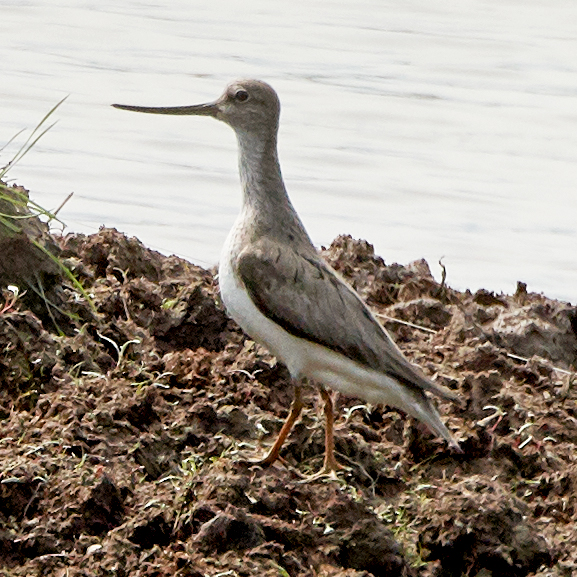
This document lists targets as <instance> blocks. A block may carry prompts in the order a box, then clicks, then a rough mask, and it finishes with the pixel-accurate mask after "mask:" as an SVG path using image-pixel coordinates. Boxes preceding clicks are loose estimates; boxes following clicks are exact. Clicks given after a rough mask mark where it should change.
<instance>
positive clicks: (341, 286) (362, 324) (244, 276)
mask: <svg viewBox="0 0 577 577" xmlns="http://www.w3.org/2000/svg"><path fill="white" fill-rule="evenodd" d="M236 265H237V272H238V274H239V276H240V278H241V280H242V282H243V283H244V285H245V287H246V289H247V291H248V294H249V296H250V298H251V299H252V301H253V302H254V303H255V305H256V306H257V308H258V309H259V310H260V311H261V312H262V313H263V314H265V315H266V316H268V317H269V318H271V319H272V320H273V321H274V322H276V323H277V324H278V325H280V326H281V327H282V328H284V329H285V330H286V331H287V332H288V333H290V334H292V335H294V336H296V337H300V338H303V339H306V340H308V341H311V342H314V343H317V344H320V345H322V346H325V347H328V348H330V349H332V350H334V351H336V352H338V353H340V354H342V355H344V356H345V357H347V358H349V359H351V360H353V361H356V362H357V363H359V364H361V365H363V366H365V367H367V368H369V369H373V370H376V371H380V372H385V373H387V374H389V375H390V376H393V377H395V378H396V379H397V380H399V381H401V382H403V383H404V384H406V385H408V386H410V387H416V388H419V389H421V390H429V391H431V392H433V393H435V394H437V395H439V396H441V397H444V398H447V399H455V398H457V395H456V394H455V393H453V392H452V391H449V390H448V389H446V388H445V387H442V386H440V385H437V384H436V383H434V382H433V381H431V380H429V379H428V378H427V377H425V375H424V374H422V373H421V372H420V370H419V369H417V368H416V367H415V366H414V365H412V364H411V363H409V361H408V360H407V359H406V358H405V357H404V356H403V354H402V353H401V351H400V350H399V349H398V347H397V346H396V345H395V343H394V342H393V340H392V339H391V338H390V337H389V335H388V333H387V332H386V331H385V329H384V328H383V327H382V326H381V324H380V323H379V322H378V321H377V320H376V318H375V317H374V315H373V314H372V313H371V312H370V311H369V309H368V308H367V306H366V305H365V304H364V303H363V301H362V300H361V298H360V297H359V296H358V294H357V293H356V292H355V291H354V290H353V289H352V288H351V287H350V286H349V285H348V284H347V283H345V281H343V280H342V279H341V278H340V277H339V276H338V275H337V273H336V272H335V271H334V270H333V269H332V268H331V267H329V266H328V265H327V264H326V263H325V262H324V261H323V260H322V259H321V258H320V257H319V256H318V255H316V254H315V253H312V252H311V253H308V254H307V253H301V252H298V251H296V250H294V249H289V248H288V247H286V245H285V246H283V247H282V250H281V247H280V246H279V245H278V244H277V243H274V242H273V241H270V240H266V239H261V240H260V241H259V242H257V243H256V244H253V245H251V247H250V248H248V249H245V250H244V251H242V252H241V254H240V255H239V256H238V259H237V262H236Z"/></svg>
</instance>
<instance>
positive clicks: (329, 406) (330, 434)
mask: <svg viewBox="0 0 577 577" xmlns="http://www.w3.org/2000/svg"><path fill="white" fill-rule="evenodd" d="M321 396H322V398H323V400H324V402H325V406H324V413H325V421H326V424H325V461H324V464H323V468H322V471H321V473H322V474H330V473H334V472H335V471H337V470H338V469H340V468H341V466H340V465H339V464H338V463H337V460H336V459H335V436H334V424H335V412H334V407H333V398H332V397H331V394H330V393H329V392H328V391H327V390H326V389H325V388H324V387H321Z"/></svg>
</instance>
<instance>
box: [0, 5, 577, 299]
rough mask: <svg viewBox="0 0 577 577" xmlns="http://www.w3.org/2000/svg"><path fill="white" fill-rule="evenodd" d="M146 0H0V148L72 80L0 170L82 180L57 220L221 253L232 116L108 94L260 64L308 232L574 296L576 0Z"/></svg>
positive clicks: (197, 89) (210, 95)
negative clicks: (53, 121)
mask: <svg viewBox="0 0 577 577" xmlns="http://www.w3.org/2000/svg"><path fill="white" fill-rule="evenodd" d="M159 4H161V3H158V2H151V1H150V2H136V1H128V0H115V1H114V2H106V1H101V2H98V3H96V2H81V1H79V0H28V1H23V0H12V1H9V0H0V10H1V14H2V23H3V27H2V28H3V32H2V39H1V40H0V43H1V44H0V46H1V50H2V52H1V53H2V68H3V78H2V88H1V89H0V99H1V106H0V145H1V144H2V143H4V142H6V141H8V140H9V138H10V137H12V136H13V135H14V134H15V133H16V132H18V131H19V130H21V129H22V128H28V129H32V128H33V127H34V126H35V125H36V123H37V122H38V121H39V120H40V119H41V118H42V117H43V116H44V114H45V113H46V112H47V111H48V110H49V109H50V108H51V107H52V106H53V105H54V104H55V103H56V102H57V101H58V100H60V99H61V98H62V97H63V96H66V95H69V97H68V99H67V100H66V102H65V103H64V104H63V105H62V106H61V107H60V109H59V110H58V111H57V113H56V114H55V118H57V119H58V124H57V125H56V126H55V127H54V128H53V129H52V130H51V131H50V132H49V133H48V134H47V135H46V136H45V137H44V138H43V139H42V140H41V141H40V142H39V143H38V144H37V146H36V147H35V148H34V150H33V151H32V152H31V153H30V154H29V155H28V156H26V157H25V158H24V159H23V160H22V162H21V163H20V164H19V165H17V166H15V167H14V168H13V169H12V170H11V172H10V173H9V174H10V176H11V178H13V179H15V180H17V181H18V182H20V183H22V184H24V185H25V186H27V187H28V188H30V189H31V191H32V197H33V199H34V200H36V201H37V202H39V203H40V204H42V205H44V206H46V207H49V208H55V207H57V206H58V205H59V204H60V203H61V202H62V201H63V200H64V198H65V197H66V195H67V194H68V193H69V192H72V191H74V197H73V198H72V200H71V201H70V202H69V203H68V204H67V205H66V206H65V208H64V209H63V210H62V211H61V217H62V218H63V220H64V221H65V222H66V223H67V225H68V230H72V231H82V232H94V231H96V230H97V229H98V227H99V225H102V224H104V225H106V226H114V227H116V228H118V229H120V230H122V231H124V232H126V233H128V234H130V235H136V236H138V237H139V238H140V239H141V240H143V241H144V242H145V243H146V244H147V245H149V246H151V247H153V248H156V249H157V250H160V251H162V252H166V253H171V252H174V253H176V254H179V255H181V256H184V257H186V258H189V259H190V260H192V261H194V262H197V263H199V264H202V265H208V264H214V263H215V262H216V261H217V259H218V255H219V251H220V247H221V245H222V243H223V241H224V238H225V237H226V233H227V231H228V229H229V227H230V225H231V224H232V222H233V220H234V218H235V216H236V213H237V211H238V208H239V204H240V193H239V186H238V177H237V172H236V142H235V139H234V135H233V133H232V131H231V130H230V129H229V128H228V127H226V126H224V125H222V124H220V123H218V122H216V121H214V120H212V119H208V118H194V117H187V118H178V117H167V116H164V117H157V116H149V115H141V114H135V113H129V112H124V111H119V110H115V109H113V108H111V107H110V106H109V104H110V103H112V102H121V103H128V104H143V105H157V106H162V105H180V104H194V103H199V102H204V101H208V100H212V99H214V98H215V97H216V96H218V95H219V94H220V93H221V91H222V89H223V87H224V85H225V84H226V83H227V82H228V81H230V80H232V79H234V78H238V77H256V78H261V79H263V80H267V81H268V82H270V83H271V84H272V85H273V86H274V87H275V88H276V89H277V91H278V92H279V94H280V97H281V101H282V104H283V113H282V117H281V133H280V155H281V163H282V166H283V174H284V177H285V180H286V182H287V186H288V189H289V192H290V193H291V197H292V199H293V202H294V204H295V206H296V208H297V210H299V212H300V214H301V216H302V218H303V220H304V222H305V224H306V225H307V227H308V229H309V232H310V234H311V236H312V237H313V239H314V240H315V242H316V243H317V244H319V245H321V244H324V245H326V244H328V243H330V241H331V240H332V239H333V238H334V237H335V236H336V235H337V234H340V233H349V234H352V235H353V236H355V237H362V238H366V239H367V240H369V241H370V242H372V243H373V244H374V245H375V248H376V250H377V252H378V253H379V254H380V255H382V256H383V257H384V259H385V260H386V261H387V262H389V263H390V262H395V261H396V262H401V263H406V262H408V261H410V260H413V259H416V258H421V257H425V258H426V259H427V260H428V261H429V263H430V264H431V268H432V270H433V273H434V274H435V276H436V277H437V278H440V269H439V267H438V265H437V261H438V260H439V258H441V257H444V260H443V262H444V264H445V265H446V267H447V271H448V282H449V284H451V285H452V286H454V287H456V288H460V289H463V288H467V287H468V288H471V289H472V290H476V289H477V288H479V287H485V288H488V289H491V290H497V291H506V292H512V291H514V290H515V284H516V281H517V280H523V281H525V282H527V283H528V285H529V289H530V290H534V291H538V292H541V291H542V292H545V293H546V294H548V295H549V296H555V297H558V298H562V299H567V300H571V301H573V302H576V301H577V200H576V196H577V104H576V103H577V80H576V79H577V58H576V56H575V55H577V4H576V3H575V2H574V1H573V0H567V1H562V0H523V1H515V0H492V1H472V0H460V1H459V2H445V1H443V0H440V1H438V2H431V1H430V0H413V1H407V2H393V1H391V0H378V1H371V0H343V1H341V2H332V3H331V2H330V1H327V2H323V3H316V5H315V3H310V2H308V1H307V2H305V1H304V0H296V1H293V2H291V3H290V5H289V4H284V3H280V2H270V1H265V0H245V2H232V1H224V2H218V3H209V2H200V1H190V0H172V1H171V2H167V3H165V4H167V6H161V5H159ZM321 4H322V5H321ZM22 140H23V137H19V138H18V139H17V141H18V143H21V142H22ZM16 149H17V147H16V144H12V145H10V146H8V147H7V148H5V149H4V150H3V151H2V152H1V156H0V164H4V163H5V162H7V161H8V160H9V159H10V158H11V156H12V154H13V153H14V152H15V151H16Z"/></svg>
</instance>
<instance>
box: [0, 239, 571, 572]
mask: <svg viewBox="0 0 577 577" xmlns="http://www.w3.org/2000/svg"><path fill="white" fill-rule="evenodd" d="M57 242H58V243H59V250H60V254H61V257H62V258H63V259H64V262H65V263H66V265H67V266H68V267H69V268H70V269H71V270H73V271H74V273H75V275H76V277H77V278H78V279H79V280H80V282H81V283H82V285H83V287H84V290H85V295H83V294H80V293H79V292H78V290H77V289H76V288H75V287H74V286H72V285H71V284H70V285H69V284H67V283H63V284H62V285H61V286H60V288H59V290H60V294H61V295H64V297H65V298H64V300H63V303H62V304H61V305H60V309H61V315H60V317H59V320H60V323H61V324H62V323H64V324H65V325H66V327H65V328H66V330H60V331H58V329H57V328H56V327H55V325H54V323H52V322H49V320H47V319H45V318H39V317H38V315H36V314H35V313H34V312H32V311H30V310H29V308H27V306H26V303H25V302H24V301H19V302H16V303H15V304H14V305H13V306H11V307H10V306H9V307H7V308H6V310H4V311H3V313H2V314H0V380H1V382H2V386H1V388H0V574H2V575H7V576H30V575H49V576H51V575H53V576H55V577H56V576H58V577H61V576H62V575H69V576H88V575H90V576H93V575H102V576H105V575H106V576H108V575H116V576H128V575H141V576H144V575H150V576H152V575H154V576H163V575H166V576H168V575H170V576H180V577H185V576H187V577H200V576H203V575H217V574H218V575H259V576H261V577H264V576H269V575H270V576H273V575H274V576H278V575H290V576H291V577H299V576H309V575H326V576H340V577H345V576H347V577H353V576H355V577H361V576H365V577H367V576H370V575H373V576H377V577H380V576H385V575H386V576H389V575H405V576H411V577H412V576H415V577H416V576H423V577H424V576H431V577H432V576H436V577H453V576H455V577H457V576H459V577H460V576H461V575H471V576H477V577H488V576H491V575H493V576H496V575H499V576H505V577H508V576H511V577H525V576H529V575H538V576H539V577H545V575H547V576H553V575H555V576H562V575H563V576H569V575H572V574H573V573H574V571H575V569H576V568H577V530H576V529H575V527H576V520H577V519H576V517H577V513H576V510H575V493H576V491H577V486H576V481H577V476H576V459H577V457H576V454H577V453H576V451H575V445H576V443H577V419H576V417H577V415H576V414H575V400H576V398H577V391H576V390H575V389H576V387H575V386H574V385H575V376H574V371H575V365H576V364H577V321H576V318H577V317H576V311H575V308H574V307H572V306H570V305H569V304H567V303H560V302H557V301H552V300H549V299H547V298H545V297H543V296H542V295H535V294H531V293H528V292H527V291H526V287H524V286H523V285H521V284H520V285H519V288H518V290H517V293H516V294H515V295H494V294H492V293H489V292H487V291H478V292H477V293H475V294H472V293H469V292H466V293H459V292H457V291H454V290H452V289H450V288H449V287H447V286H446V285H445V284H444V283H442V284H439V283H437V282H436V281H435V279H434V278H433V277H432V275H431V273H430V271H429V268H428V265H427V263H425V262H424V261H418V262H416V263H412V264H410V265H408V266H401V265H392V266H386V265H385V263H384V261H383V260H382V259H381V258H379V257H377V256H375V254H374V251H373V249H372V247H371V245H369V244H368V243H366V242H362V241H354V240H353V239H351V238H350V237H339V238H338V239H337V240H336V241H335V242H334V243H333V244H332V245H331V247H329V248H328V249H327V250H326V251H325V255H326V257H327V259H328V260H329V261H330V262H331V263H332V264H333V266H335V268H337V270H339V271H340V273H341V274H342V275H343V276H344V277H345V278H347V279H348V280H349V281H350V282H351V283H352V284H353V285H354V286H355V287H356V288H357V290H359V292H360V293H361V294H362V295H363V296H364V297H365V298H366V299H367V300H368V301H369V302H370V303H371V305H372V306H373V307H374V309H375V311H376V312H377V313H379V314H382V315H383V322H384V323H385V324H386V326H387V328H388V329H389V330H390V331H391V332H392V333H394V337H395V340H396V341H397V342H398V343H399V345H400V346H401V348H402V349H403V350H404V352H405V353H406V354H407V355H408V356H409V357H410V358H411V359H412V360H413V361H415V362H417V363H418V364H420V365H421V366H422V367H423V369H424V370H425V371H426V372H427V373H429V374H430V375H434V376H435V378H436V379H437V380H439V381H440V382H442V383H443V384H444V385H445V386H447V387H449V388H451V389H453V390H456V391H459V392H460V394H461V396H462V399H463V402H462V404H461V406H458V405H449V404H446V403H442V405H441V407H440V410H441V412H442V414H443V415H444V418H445V420H446V422H447V425H448V427H449V428H450V429H451V430H452V431H453V432H454V434H455V436H456V437H457V438H459V439H460V441H461V446H462V448H463V451H464V452H463V454H455V453H452V452H451V451H449V450H448V449H447V447H446V446H445V445H444V444H443V443H442V442H441V441H439V440H438V439H435V438H433V437H432V436H431V435H430V434H429V433H428V432H427V431H426V430H425V429H424V427H423V426H422V425H420V424H418V423H416V422H414V421H412V420H411V419H408V418H406V417H405V415H403V414H401V413H400V412H399V411H396V410H390V409H388V408H387V407H381V406H368V405H364V404H362V403H360V402H359V400H358V399H350V398H345V397H340V398H339V399H338V400H337V407H338V414H339V420H338V421H337V424H336V439H335V440H336V451H337V457H338V459H339V460H340V462H341V463H342V464H343V465H345V466H346V469H344V470H343V472H342V474H341V480H340V481H339V482H335V481H326V480H325V481H323V480H320V481H315V482H310V483H307V482H304V483H303V477H304V476H306V475H309V474H311V473H314V472H316V471H317V470H318V469H319V468H320V466H321V464H322V457H323V443H324V427H323V422H322V418H321V417H320V413H321V411H320V410H317V406H316V403H317V395H316V393H315V390H314V389H312V388H311V389H309V390H308V392H307V410H305V411H304V415H303V417H302V420H301V422H300V423H299V424H298V425H297V426H296V427H295V430H294V431H293V433H292V434H291V436H290V438H289V440H288V442H287V444H286V446H285V448H284V449H283V453H282V454H283V458H284V464H279V465H276V466H274V467H272V468H270V469H265V470H263V469H262V468H260V467H258V466H255V465H251V463H250V461H251V459H254V458H255V457H256V456H258V455H261V454H262V453H263V452H264V450H265V447H266V446H268V445H269V444H270V443H271V442H272V439H273V437H274V435H275V434H276V433H277V432H278V431H279V429H280V427H281V425H282V422H283V419H284V417H285V416H286V414H287V411H288V407H289V405H290V402H291V397H292V384H291V382H290V379H289V377H288V374H287V372H286V370H285V369H284V367H282V366H280V365H278V364H276V363H275V360H274V359H273V358H272V357H271V356H270V355H268V354H267V352H266V351H265V350H263V349H262V348H261V347H259V346H257V345H255V344H254V343H253V342H252V341H250V340H249V339H247V338H246V337H245V336H244V335H243V333H242V332H241V331H240V330H239V329H238V327H237V326H236V325H235V324H234V323H233V322H232V321H230V320H229V319H228V318H227V317H226V315H225V313H224V310H223V308H222V305H221V304H220V302H219V299H218V293H217V289H216V285H215V281H214V277H213V272H212V271H205V270H202V269H200V268H199V267H196V266H194V265H191V264H190V263H187V262H186V261H184V260H182V259H179V258H177V257H174V256H172V257H165V256H163V255H160V254H159V253H156V252H154V251H150V250H148V249H146V248H145V247H144V246H143V245H142V244H141V243H140V242H139V241H138V240H137V239H134V238H127V237H126V236H124V235H122V234H120V233H118V232H116V231H114V230H109V229H103V230H101V231H100V232H99V233H98V234H95V235H90V236H84V235H70V236H67V237H64V238H61V239H57ZM86 295H89V296H90V298H91V299H92V305H91V304H90V303H89V302H88V301H87V300H86ZM1 308H3V307H0V309H1ZM387 317H395V318H397V319H401V320H403V321H405V323H415V324H419V325H421V326H423V327H424V328H425V329H427V330H420V329H416V328H414V327H412V326H410V325H409V324H399V323H396V322H392V321H390V320H388V319H387ZM62 319H65V320H64V321H62ZM521 357H523V358H526V359H527V360H523V359H522V358H521Z"/></svg>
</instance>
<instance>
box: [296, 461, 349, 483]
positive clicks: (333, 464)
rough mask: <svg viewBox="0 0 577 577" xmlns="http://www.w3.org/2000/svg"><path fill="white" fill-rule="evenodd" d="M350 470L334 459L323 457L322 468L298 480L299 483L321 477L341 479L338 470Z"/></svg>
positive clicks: (310, 481)
mask: <svg viewBox="0 0 577 577" xmlns="http://www.w3.org/2000/svg"><path fill="white" fill-rule="evenodd" d="M350 470H351V469H350V468H349V467H345V466H344V465H341V464H340V463H337V461H336V460H335V459H332V460H328V461H327V460H326V459H325V463H324V465H323V468H322V469H321V470H320V471H319V472H318V473H315V474H314V475H309V476H304V477H303V479H302V480H301V481H299V483H312V482H314V481H319V480H321V479H327V480H330V481H341V480H342V479H339V476H338V471H341V472H348V471H350Z"/></svg>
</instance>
